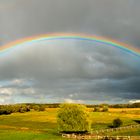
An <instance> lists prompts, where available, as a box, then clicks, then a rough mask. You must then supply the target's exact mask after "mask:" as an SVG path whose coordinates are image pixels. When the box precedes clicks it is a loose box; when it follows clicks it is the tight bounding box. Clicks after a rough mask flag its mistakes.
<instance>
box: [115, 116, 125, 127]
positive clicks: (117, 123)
mask: <svg viewBox="0 0 140 140" xmlns="http://www.w3.org/2000/svg"><path fill="white" fill-rule="evenodd" d="M122 124H123V122H122V120H121V119H119V118H117V119H114V120H113V127H114V128H116V127H120V126H121V125H122Z"/></svg>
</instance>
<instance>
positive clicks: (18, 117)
mask: <svg viewBox="0 0 140 140" xmlns="http://www.w3.org/2000/svg"><path fill="white" fill-rule="evenodd" d="M57 111H58V109H54V108H51V109H50V108H48V109H46V111H44V112H27V113H14V114H11V115H1V116H0V140H11V139H13V140H65V139H64V138H61V135H59V134H58V131H57V124H56V115H57ZM90 112H91V119H92V122H93V124H92V129H93V130H100V129H106V128H108V126H109V125H111V123H112V120H113V119H115V118H118V117H119V118H121V119H122V120H123V122H124V123H123V126H127V125H132V124H136V122H135V121H134V120H138V119H139V116H140V109H133V110H132V109H123V110H122V109H118V110H117V109H110V110H109V112H92V110H91V109H90ZM110 135H138V136H140V129H133V130H132V129H131V130H126V131H122V132H112V133H110Z"/></svg>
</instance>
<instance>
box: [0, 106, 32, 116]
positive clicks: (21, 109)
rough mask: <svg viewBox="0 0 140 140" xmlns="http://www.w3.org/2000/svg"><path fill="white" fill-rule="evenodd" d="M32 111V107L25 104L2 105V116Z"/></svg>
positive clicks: (0, 110)
mask: <svg viewBox="0 0 140 140" xmlns="http://www.w3.org/2000/svg"><path fill="white" fill-rule="evenodd" d="M28 111H30V106H28V105H24V104H22V105H21V104H18V105H17V104H16V105H0V115H8V114H11V113H16V112H20V113H24V112H28Z"/></svg>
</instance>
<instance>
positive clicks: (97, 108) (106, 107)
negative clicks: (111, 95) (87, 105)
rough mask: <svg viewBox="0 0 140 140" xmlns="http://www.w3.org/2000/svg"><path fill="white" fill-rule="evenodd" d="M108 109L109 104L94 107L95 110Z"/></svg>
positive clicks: (105, 110) (104, 110)
mask: <svg viewBox="0 0 140 140" xmlns="http://www.w3.org/2000/svg"><path fill="white" fill-rule="evenodd" d="M107 111H108V106H105V105H104V106H95V107H94V112H107Z"/></svg>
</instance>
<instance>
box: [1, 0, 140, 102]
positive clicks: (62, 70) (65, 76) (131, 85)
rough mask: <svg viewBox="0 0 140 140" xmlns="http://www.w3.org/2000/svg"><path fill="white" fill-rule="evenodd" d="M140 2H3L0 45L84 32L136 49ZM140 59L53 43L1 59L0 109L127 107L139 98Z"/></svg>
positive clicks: (92, 47) (25, 48) (81, 44)
mask: <svg viewBox="0 0 140 140" xmlns="http://www.w3.org/2000/svg"><path fill="white" fill-rule="evenodd" d="M139 6H140V1H138V0H135V1H132V0H123V1H122V0H117V1H116V0H104V1H103V0H86V1H85V0H76V1H75V0H58V1H56V0H28V1H25V0H11V1H7V0H1V1H0V19H1V20H0V45H2V44H6V43H7V42H9V41H14V40H16V39H18V38H22V37H27V36H32V35H38V34H44V33H45V34H46V33H49V32H79V33H80V32H82V33H90V34H96V35H102V36H105V37H111V38H114V39H116V40H120V41H123V42H126V43H130V44H132V45H133V46H134V47H140V40H139V38H140V16H139V12H140V9H139ZM139 79H140V58H139V57H136V56H133V55H132V54H129V53H126V52H124V51H122V50H119V49H115V48H112V47H109V46H107V45H104V44H98V43H95V42H94V43H88V42H86V41H85V42H84V41H75V40H73V41H66V40H65V41H53V42H46V43H44V44H43V43H40V44H32V45H31V46H23V47H20V48H16V49H14V50H11V51H10V52H7V54H5V55H1V56H0V103H15V102H46V101H48V102H59V101H64V100H66V101H77V102H82V101H85V102H86V103H89V102H92V101H94V102H95V103H96V102H104V101H106V102H110V103H115V102H127V101H129V100H131V99H133V100H135V99H139V98H140V88H139V85H140V80H139Z"/></svg>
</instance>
